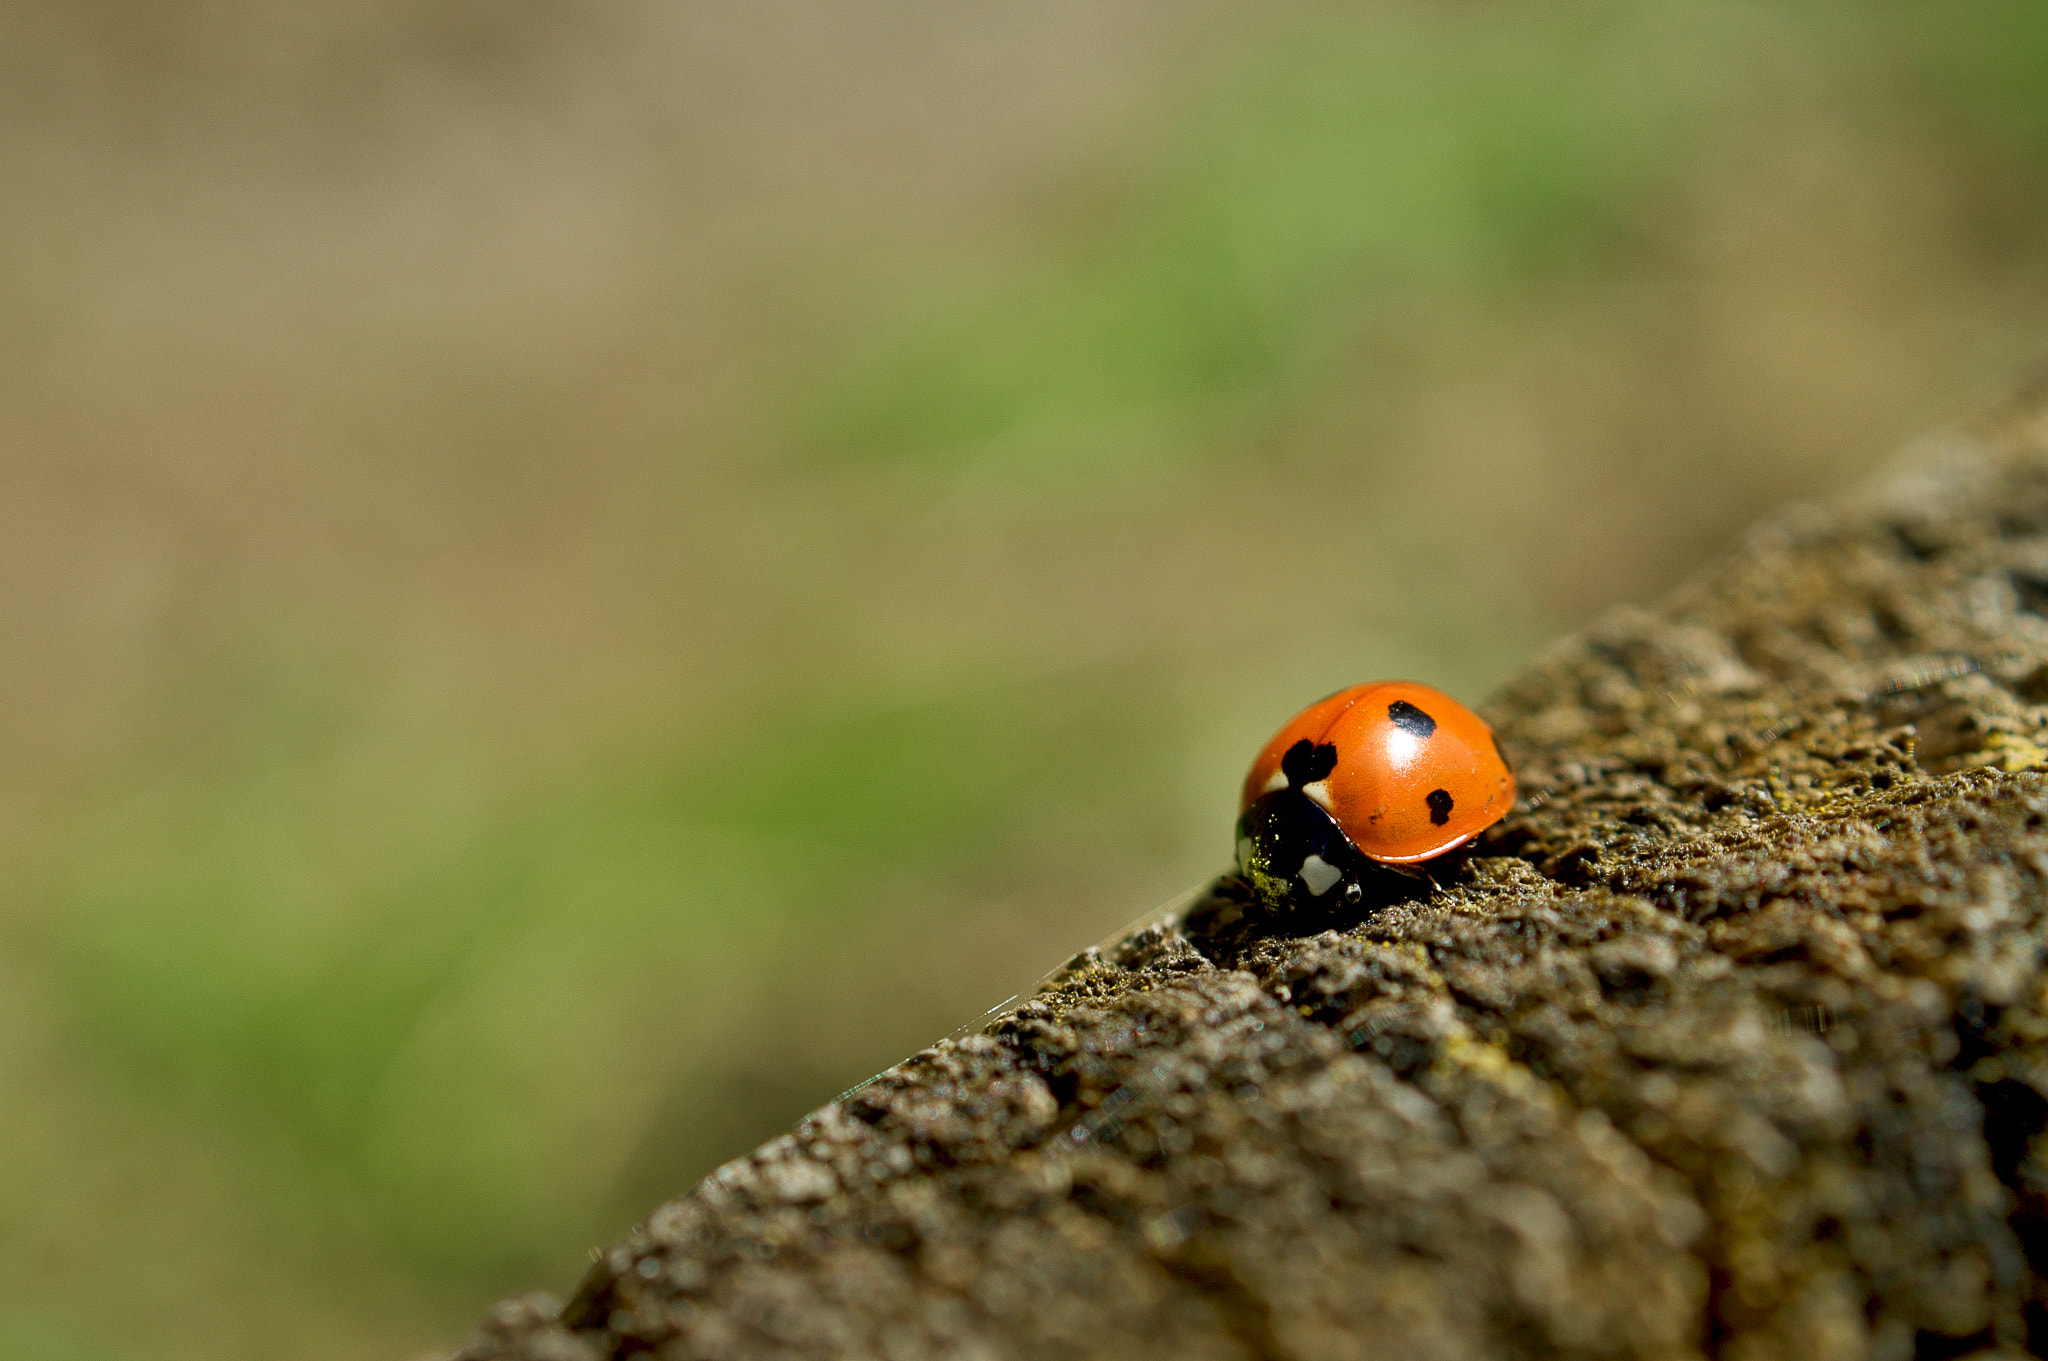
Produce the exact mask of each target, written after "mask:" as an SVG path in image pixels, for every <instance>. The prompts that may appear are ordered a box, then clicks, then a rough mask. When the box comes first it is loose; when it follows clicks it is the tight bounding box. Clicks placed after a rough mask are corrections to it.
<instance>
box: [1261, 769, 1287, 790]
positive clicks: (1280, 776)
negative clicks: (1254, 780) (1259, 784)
mask: <svg viewBox="0 0 2048 1361" xmlns="http://www.w3.org/2000/svg"><path fill="white" fill-rule="evenodd" d="M1285 788H1287V772H1286V771H1284V770H1276V771H1274V772H1273V774H1272V776H1271V777H1270V778H1268V779H1267V781H1266V787H1265V788H1264V789H1261V790H1260V791H1259V792H1260V793H1261V794H1270V793H1272V792H1273V791H1274V790H1276V789H1285Z"/></svg>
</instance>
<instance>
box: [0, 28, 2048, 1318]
mask: <svg viewBox="0 0 2048 1361" xmlns="http://www.w3.org/2000/svg"><path fill="white" fill-rule="evenodd" d="M2044 95H2048V26H2044V25H2043V23H2042V21H2041V20H2040V19H2039V18H2038V16H2037V15H2036V14H2035V12H2034V10H2033V9H2032V8H2031V7H2028V6H2025V5H2021V4H2018V3H1994V4H1987V5H1982V6H1971V7H1963V8H1956V7H1949V6H1939V5H1934V4H1932V3H1915V4H1906V5H1877V4H1874V3H1821V2H1819V0H1814V2H1813V3H1782V4H1750V5H1724V4H1698V3H1653V4H1620V3H1594V2H1593V0H1577V2H1576V3H1569V4H1549V5H1534V4H1502V3H1489V4H1478V5H1429V4H1419V3H1418V4H1392V3H1388V4H1375V5H1369V6H1362V7H1335V6H1325V5H1320V4H1311V3H1299V4H1286V5H1282V6H1277V7H1269V8H1267V9H1263V10H1261V11H1259V12H1258V13H1256V14H1250V13H1234V12H1230V11H1227V10H1224V9H1220V8H1216V9H1210V8H1199V7H1198V8H1188V7H1171V6H1165V5H1160V4H1155V3H1149V2H1147V0H1119V2H1118V3H1112V4H1094V5H1080V4H1072V5H1050V6H1046V5H1038V6H1031V7H1028V8H1027V7H1022V6H1016V7H1004V6H1001V5H993V4H990V5H981V6H973V7H967V8H964V9H962V8H958V7H941V6H936V5H931V4H919V3H900V2H895V3H889V4H885V5H882V6H878V7H873V8H865V7H864V8H863V9H862V10H861V11H860V12H857V13H856V12H852V11H842V10H838V9H833V8H829V7H826V6H824V5H822V4H817V3H795V2H794V0H790V2H788V3H778V4H775V5H769V6H759V5H748V6H739V5H719V6H702V7H693V8H691V9H690V10H688V11H681V10H675V9H663V8H660V7H657V6H654V5H652V4H644V5H642V4H620V5H616V6H598V5H594V4H579V3H570V2H569V0H561V2H560V3H550V4H546V5H534V6H521V7H496V6H486V5H459V6H437V7H422V6H418V5H416V4H412V3H409V0H355V2H354V3H350V4H345V5H339V6H327V7H319V8H316V7H312V6H292V5H285V6H269V7H258V6H253V5H244V4H237V3H232V2H230V3H223V4H219V5H215V6H211V7H205V8H203V9H199V10H175V11H173V10H164V9H162V8H160V7H151V6H143V5H140V4H132V3H119V2H117V0H95V3H90V4H85V5H81V6H77V7H69V8H65V9H62V10H60V9H58V8H56V7H34V6H27V5H19V6H14V7H0V116H4V122H0V176H4V178H5V182H7V183H9V184H10V185H12V186H13V192H11V193H10V194H7V195H5V196H0V239H4V240H5V241H6V242H7V244H8V249H7V251H6V252H5V257H4V258H6V259H7V260H8V261H9V264H8V265H7V267H6V268H5V269H0V317H4V318H5V320H6V322H7V325H6V327H5V329H4V330H0V336H5V337H6V339H5V341H4V342H0V356H4V358H0V397H4V400H0V438H4V441H5V447H6V448H7V449H8V450H9V454H8V456H7V457H6V458H4V459H0V584H4V588H5V589H4V590H0V768H4V769H5V770H7V771H8V772H9V778H8V779H7V780H6V781H4V782H0V1165H5V1166H6V1167H7V1168H8V1169H10V1174H9V1175H8V1176H7V1177H6V1178H4V1179H0V1286H4V1288H0V1357H11V1356H17V1355H18V1356H23V1357H28V1356H35V1357H79V1358H96V1357H137V1358H158V1357H162V1358H173V1357H209V1358H216V1357H233V1356H250V1357H258V1356H260V1357H296V1356H305V1357H316V1356H341V1355H351V1356H353V1355H401V1354H405V1353H407V1352H408V1351H409V1350H418V1349H421V1348H424V1347H427V1346H429V1345H432V1344H434V1343H436V1342H439V1341H445V1340H447V1339H448V1338H450V1337H452V1336H453V1335H454V1333H455V1332H457V1331H459V1329H460V1328H461V1327H462V1326H464V1325H465V1324H466V1323H467V1322H468V1320H469V1319H471V1318H472V1317H473V1316H474V1315H475V1314H476V1312H477V1311H478V1310H479V1309H480V1308H482V1307H483V1305H484V1304H485V1303H487V1302H488V1301H489V1299H491V1298H492V1297H493V1296H495V1295H496V1294H498V1293H500V1292H502V1291H505V1290H508V1289H511V1288H515V1287H518V1286H523V1285H528V1284H534V1283H545V1284H549V1285H552V1286H554V1287H555V1288H557V1289H563V1288H566V1287H568V1286H569V1285H570V1284H571V1283H572V1282H573V1278H574V1277H575V1275H576V1274H577V1272H578V1270H579V1268H580V1261H581V1255H582V1252H583V1249H584V1248H585V1247H586V1246H587V1245H588V1244H589V1243H591V1242H594V1241H597V1240H600V1239H602V1238H604V1237H606V1236H608V1235H610V1234H612V1233H615V1232H617V1231H618V1230H619V1229H621V1228H623V1227H624V1226H625V1225H626V1224H628V1223H630V1222H631V1220H632V1219H633V1218H635V1217H636V1216H638V1215H639V1214H641V1213H644V1211H645V1210H646V1209H648V1208H649V1207H650V1206H651V1205H652V1204H653V1203H654V1202H655V1201H656V1200H658V1199H659V1198H661V1197H663V1196H666V1195H669V1194H673V1193H675V1192H677V1191H680V1190H682V1189H684V1188H685V1187H686V1186H687V1185H688V1184H689V1182H690V1181H691V1180H692V1179H693V1178H695V1177H696V1176H698V1175H701V1174H702V1173H703V1172H705V1171H707V1170H709V1169H710V1167H712V1166H713V1165H715V1164H716V1163H717V1162H718V1161H720V1160H721V1159H723V1158H726V1157H729V1156H733V1155H735V1154H737V1153H740V1152H742V1151H744V1150H745V1149H746V1148H747V1147H749V1146H750V1145H751V1144H753V1143H754V1142H756V1141H758V1140H759V1139H761V1138H763V1137H765V1136H767V1135H769V1134H772V1133H774V1132H776V1130H778V1129H779V1128H780V1127H781V1126H782V1125H784V1124H786V1123H787V1122H788V1121H790V1120H792V1119H794V1118H795V1117H796V1116H798V1115H800V1114H801V1113H802V1112H803V1111H804V1110H806V1109H808V1108H809V1107H811V1106H813V1105H815V1104H816V1103H818V1102H819V1101H821V1100H823V1099H825V1098H827V1097H829V1096H830V1095H832V1094H833V1092H835V1091H836V1090H838V1089H840V1088H842V1087H845V1086H848V1085H851V1084H852V1083H854V1082H857V1081H859V1080H860V1079H862V1078H864V1077H865V1076H867V1075H868V1074H869V1073H871V1072H872V1071H874V1070H875V1069H877V1068H879V1067H881V1066H883V1065H885V1064H887V1063H889V1062H891V1061H893V1060H894V1059H896V1058H898V1057H900V1056H901V1055H902V1054H903V1053H905V1052H908V1051H910V1050H912V1049H915V1048H917V1047H918V1046H920V1045H922V1044H924V1043H926V1042H927V1041H928V1040H930V1039H931V1038H932V1037H934V1036H936V1035H938V1034H941V1033H943V1032H945V1031H946V1030H949V1029H951V1028H952V1027H953V1026H954V1025H956V1024H958V1023H960V1022H961V1021H963V1020H966V1019H967V1018H968V1017H970V1016H972V1015H973V1014H975V1013H976V1012H977V1011H979V1010H980V1009H981V1008H982V1007H985V1006H987V1005H988V1004H990V1003H992V1002H995V1001H997V1000H998V999H1000V998H1001V997H1002V996H1003V995H1005V994H1006V993H1007V992H1009V991H1011V990H1013V989H1014V988H1015V987H1017V986H1019V985H1022V984H1024V983H1026V982H1028V981H1029V980H1030V979H1031V978H1032V977H1034V976H1035V975H1036V974H1037V973H1039V972H1041V971H1042V970H1043V969H1045V968H1047V967H1050V966H1051V965H1053V964H1055V963H1057V962H1058V961H1059V960H1060V959H1061V958H1062V957H1064V955H1065V954H1066V953H1068V952H1069V951H1070V950H1072V949H1073V948H1075V947H1076V946H1078V945H1080V944H1084V943H1087V942H1088V941H1091V940H1093V939H1095V938H1097V937H1099V936H1100V935H1102V934H1103V933H1104V932H1106V931H1108V930H1109V929H1112V928H1113V927H1115V926H1117V925H1119V924H1120V923H1121V922H1122V921H1123V920H1124V919H1126V918H1128V917H1130V916H1133V915H1135V914H1136V913H1138V912H1139V911H1141V910H1144V909H1146V908H1149V907H1150V906H1152V905H1153V904H1154V903H1156V902H1158V901H1160V900H1163V899H1165V898H1167V897H1169V896H1171V895H1172V894H1173V893H1174V892H1176V891H1178V890H1179V889H1181V888H1183V887H1185V886H1187V885H1188V884H1190V883H1192V882H1194V881H1195V880H1196V879H1198V878H1199V877H1201V876H1202V875H1204V874H1205V873H1207V872H1209V871H1211V870H1212V869H1213V868H1214V867H1215V866H1216V865H1217V863H1218V862H1219V861H1220V860H1221V858H1222V857H1223V855H1224V853H1225V847H1224V843H1225V840H1226V832H1227V825H1228V819H1229V814H1230V809H1229V800H1230V797H1231V791H1232V789H1233V788H1234V782H1235V779H1236V776H1237V773H1238V766H1239V764H1240V763H1241V761H1242V760H1243V759H1244V757H1245V755H1246V753H1247V752H1249V751H1250V750H1251V749H1252V747H1253V746H1255V745H1256V743H1257V741H1258V740H1259V739H1261V738H1262V737H1263V736H1264V735H1265V734H1266V732H1267V731H1268V730H1269V729H1270V728H1271V726H1272V725H1273V724H1274V723H1275V722H1277V721H1278V720H1279V719H1280V718H1283V717H1284V716H1285V715H1286V713H1288V712H1290V711H1291V710H1292V709H1293V708H1294V707H1296V706H1297V705H1298V704H1299V703H1300V702H1301V700H1302V698H1303V697H1304V696H1312V695H1314V694H1317V693H1322V692H1323V691H1325V690H1328V689H1330V688H1332V687H1334V686H1336V685H1339V684H1342V683H1344V682H1346V681H1348V680H1352V679H1356V678H1358V677H1361V676H1370V675H1413V676H1418V677H1421V678H1426V679H1428V680H1430V681H1432V682H1433V683H1437V684H1441V685H1444V686H1446V687H1447V688H1449V689H1452V690H1454V691H1456V692H1458V693H1461V694H1464V695H1467V696H1469V697H1477V696H1479V695H1481V694H1483V693H1484V691H1485V690H1486V689H1487V688H1488V687H1489V686H1491V685H1492V684H1494V683H1496V682H1497V681H1499V680H1500V679H1501V678H1503V677H1505V676H1506V675H1507V674H1509V673H1510V672H1511V671H1512V670H1513V669H1514V668H1515V667H1516V666H1517V665H1519V664H1520V663H1521V662H1522V661H1523V660H1524V659H1526V657H1527V656H1528V655H1529V654H1530V653H1531V652H1532V651H1533V650H1535V649H1536V648H1537V647H1539V646H1541V644H1542V643H1543V642H1544V641H1545V640H1546V639H1547V638H1548V637H1550V636H1552V635H1553V634H1554V633H1556V632H1557V631H1559V630H1561V629H1563V628H1565V627H1568V626H1569V625H1571V624H1572V623H1574V622H1575V621H1577V620H1578V619H1580V618H1582V617H1583V616H1584V615H1585V614H1587V613H1588V612H1590V611H1592V610H1594V609H1596V608H1598V607H1599V606H1601V605H1603V604H1605V603H1607V602H1610V601H1612V600H1615V599H1621V598H1634V599H1643V598H1647V597H1648V596H1650V595H1652V594H1654V593H1655V592H1656V591H1658V590H1660V589H1661V588H1662V587H1663V586H1665V585H1667V584H1669V583H1670V582H1672V581H1673V580H1675V579H1676V578H1677V577H1678V576H1679V575H1681V574H1682V573H1684V572H1685V571H1687V570H1689V569H1690V568H1691V567H1693V566H1694V565H1696V564H1697V562H1698V561H1699V560H1700V558H1701V557H1702V555H1704V554H1705V553H1707V552H1709V551H1711V550H1712V548H1713V546H1714V545H1715V544H1716V543H1717V542H1718V541H1719V540H1720V539H1721V538H1722V537H1723V536H1725V535H1726V534H1727V533H1729V532H1730V531H1731V530H1732V529H1733V528H1734V527H1736V526H1738V525H1739V524H1740V523H1742V522H1743V521H1744V520H1745V519H1746V518H1748V517H1749V516H1751V515H1753V514H1754V513H1756V512H1757V511H1759V510H1761V509H1763V508H1764V507H1766V506H1768V505H1769V504H1770V503H1772V502H1774V501H1776V500H1778V499H1780V498H1782V497H1784V496H1788V495H1796V494H1801V493H1805V492H1809V491H1813V490H1817V489H1822V488H1826V487H1828V486H1831V485H1835V484H1837V483H1839V482H1840V481H1841V480H1843V479H1844V478H1846V477H1847V476H1849V475H1851V474H1852V473H1854V472H1855V471H1857V470H1858V469H1860V468H1861V467H1862V466H1864V465H1865V464H1867V463H1868V462H1869V461H1871V460H1872V459H1873V458H1874V457H1876V456H1877V455H1879V454H1880V453H1882V452H1883V450H1884V449H1885V447H1886V446H1887V445H1888V444H1890V443H1892V442H1894V441H1895V440H1897V439H1898V438H1900V437H1902V436H1904V435H1907V434H1910V433H1913V432H1914V431H1916V430H1917V429H1919V428H1922V427H1924V426H1925V425H1927V424H1929V423H1931V422H1933V421H1934V420H1937V419H1939V418H1940V417H1941V416H1942V415H1943V414H1944V413H1946V412H1947V411H1949V410H1952V409H1953V408H1954V407H1955V406H1956V405H1957V404H1958V403H1960V402H1962V401H1965V400H1968V399H1969V397H1970V396H1971V395H1972V394H1973V393H1974V392H1976V391H1978V390H1980V389H1981V387H1982V386H1983V385H1984V384H1986V383H1987V382H1989V381H1991V380H1993V379H1995V377H1996V376H1997V375H1998V374H1999V373H2000V372H2001V371H2002V370H2003V369H2005V368H2006V367H2007V366H2009V365H2010V364H2012V363H2014V362H2016V361H2017V360H2019V359H2021V358H2024V357H2027V356H2028V355H2030V354H2031V353H2032V351H2033V350H2034V349H2035V347H2036V346H2037V345H2038V343H2039V336H2040V331H2041V318H2042V316H2043V315H2044V303H2048V289H2044V284H2048V246H2044V245H2043V244H2042V243H2043V242H2044V241H2048V235H2044V234H2043V232H2042V228H2043V227H2044V226H2048V160H2044V159H2043V156H2042V153H2043V151H2044V150H2048V113H2044V110H2048V99H2044Z"/></svg>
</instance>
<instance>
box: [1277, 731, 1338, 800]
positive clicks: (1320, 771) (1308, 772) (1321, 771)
mask: <svg viewBox="0 0 2048 1361" xmlns="http://www.w3.org/2000/svg"><path fill="white" fill-rule="evenodd" d="M1336 768H1337V749H1336V748H1335V747H1333V746H1330V745H1329V744H1327V743H1325V744H1324V745H1322V746H1320V747H1319V746H1317V745H1316V744H1315V743H1313V742H1311V741H1309V740H1308V739H1307V738H1306V737H1304V738H1302V739H1301V740H1300V741H1299V742H1296V743H1295V744H1294V745H1293V746H1291V747H1289V748H1288V749H1287V754H1286V755H1285V756H1283V757H1281V758H1280V773H1281V774H1282V775H1285V776H1286V777H1287V783H1288V784H1290V785H1292V786H1293V787H1294V788H1296V789H1299V788H1301V787H1302V786H1303V785H1305V784H1314V783H1315V782H1316V781H1317V780H1320V779H1323V778H1324V777H1325V776H1327V775H1328V774H1329V773H1330V772H1331V771H1333V770H1335V769H1336Z"/></svg>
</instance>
